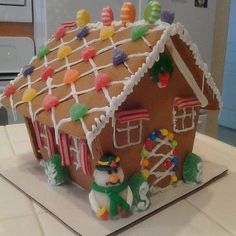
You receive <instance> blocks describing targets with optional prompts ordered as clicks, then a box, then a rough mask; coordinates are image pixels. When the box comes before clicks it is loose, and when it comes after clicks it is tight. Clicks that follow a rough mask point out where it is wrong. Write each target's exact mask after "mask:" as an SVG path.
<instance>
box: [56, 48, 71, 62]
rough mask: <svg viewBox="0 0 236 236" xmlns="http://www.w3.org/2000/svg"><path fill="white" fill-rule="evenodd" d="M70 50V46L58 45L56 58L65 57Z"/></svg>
mask: <svg viewBox="0 0 236 236" xmlns="http://www.w3.org/2000/svg"><path fill="white" fill-rule="evenodd" d="M71 51H72V49H71V47H70V46H65V45H60V47H59V49H58V52H57V57H58V59H60V60H62V59H64V58H65V57H67V56H69V55H70V53H71Z"/></svg>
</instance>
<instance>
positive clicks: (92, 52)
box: [81, 47, 97, 62]
mask: <svg viewBox="0 0 236 236" xmlns="http://www.w3.org/2000/svg"><path fill="white" fill-rule="evenodd" d="M81 53H82V57H83V59H84V61H85V62H87V61H89V59H91V58H93V57H95V56H96V53H97V50H96V49H95V48H94V47H88V48H85V49H83V50H82V52H81Z"/></svg>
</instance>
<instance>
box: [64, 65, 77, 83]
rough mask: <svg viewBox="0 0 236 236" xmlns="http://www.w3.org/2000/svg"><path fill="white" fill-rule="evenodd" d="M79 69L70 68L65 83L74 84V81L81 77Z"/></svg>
mask: <svg viewBox="0 0 236 236" xmlns="http://www.w3.org/2000/svg"><path fill="white" fill-rule="evenodd" d="M79 76H80V75H79V71H78V70H73V69H69V70H67V71H66V73H65V76H64V79H63V82H64V84H72V83H74V82H75V81H76V80H78V79H79Z"/></svg>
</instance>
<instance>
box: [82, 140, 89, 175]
mask: <svg viewBox="0 0 236 236" xmlns="http://www.w3.org/2000/svg"><path fill="white" fill-rule="evenodd" d="M79 152H80V155H79V156H80V164H81V168H82V170H83V172H84V173H85V174H86V175H89V176H91V175H92V168H91V163H90V160H89V155H88V146H87V143H86V141H85V140H79Z"/></svg>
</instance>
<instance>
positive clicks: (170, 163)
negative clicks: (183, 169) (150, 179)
mask: <svg viewBox="0 0 236 236" xmlns="http://www.w3.org/2000/svg"><path fill="white" fill-rule="evenodd" d="M164 165H165V167H166V169H167V170H168V169H170V168H171V166H172V161H171V160H169V159H168V160H166V161H165V164H164Z"/></svg>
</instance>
